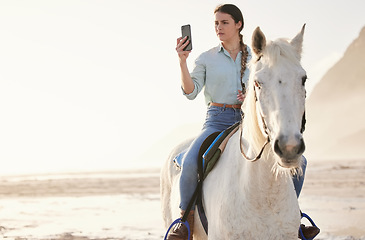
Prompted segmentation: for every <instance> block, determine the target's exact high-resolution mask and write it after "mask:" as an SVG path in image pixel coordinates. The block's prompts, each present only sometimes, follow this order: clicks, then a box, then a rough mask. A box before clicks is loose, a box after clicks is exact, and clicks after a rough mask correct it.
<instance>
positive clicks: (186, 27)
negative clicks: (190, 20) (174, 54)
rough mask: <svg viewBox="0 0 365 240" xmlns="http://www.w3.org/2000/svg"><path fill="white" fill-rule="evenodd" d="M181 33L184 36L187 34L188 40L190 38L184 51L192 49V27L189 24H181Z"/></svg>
mask: <svg viewBox="0 0 365 240" xmlns="http://www.w3.org/2000/svg"><path fill="white" fill-rule="evenodd" d="M181 35H182V38H184V37H186V36H187V39H186V40H190V42H189V44H188V45H187V46H186V47H185V48H184V51H191V50H192V49H193V44H192V41H191V29H190V25H189V24H188V25H184V26H181Z"/></svg>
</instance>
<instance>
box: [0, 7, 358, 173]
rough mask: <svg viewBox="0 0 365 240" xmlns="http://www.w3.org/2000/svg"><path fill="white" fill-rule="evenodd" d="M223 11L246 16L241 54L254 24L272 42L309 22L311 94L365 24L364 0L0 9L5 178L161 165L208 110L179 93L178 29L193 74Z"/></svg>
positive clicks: (0, 131)
mask: <svg viewBox="0 0 365 240" xmlns="http://www.w3.org/2000/svg"><path fill="white" fill-rule="evenodd" d="M221 3H233V4H235V5H237V6H238V7H239V8H240V9H241V10H242V12H243V15H244V18H245V28H244V30H243V32H242V33H243V35H244V41H245V42H246V43H247V44H248V45H250V44H251V35H252V32H253V31H254V29H255V28H256V27H257V26H260V28H261V29H262V31H263V32H264V34H265V35H266V38H267V39H269V40H270V39H272V40H274V39H276V38H281V37H287V38H292V37H294V36H295V35H296V34H297V33H298V32H299V31H300V29H301V27H302V25H303V24H304V23H306V24H307V25H306V31H305V36H304V46H303V55H302V64H303V67H304V69H306V71H307V75H308V77H309V79H308V81H307V83H308V85H307V90H308V92H309V93H310V91H311V89H313V87H314V86H315V84H316V83H317V82H318V81H319V80H320V79H321V77H322V76H323V74H324V73H325V72H326V71H327V70H328V69H329V68H330V67H331V66H332V65H333V64H334V63H336V61H338V60H339V59H340V58H341V56H342V55H343V53H344V52H345V50H346V48H347V47H348V45H349V44H350V43H351V42H352V41H353V40H354V39H355V38H356V37H357V36H358V34H359V32H360V30H361V28H362V27H364V26H365V14H363V10H364V9H365V2H364V1H363V0H350V1H343V0H306V1H298V0H294V1H293V0H276V1H271V0H255V1H253V0H251V1H248V0H241V1H236V0H234V1H230V2H223V1H216V0H185V1H184V2H181V1H175V0H155V1H150V0H135V1H124V0H43V1H41V0H32V1H29V0H23V1H22V0H0V163H1V168H0V175H6V174H26V173H52V172H67V171H71V172H74V171H104V170H116V171H118V170H123V169H129V168H142V167H145V166H148V167H160V166H161V164H162V162H163V159H161V156H162V155H164V154H167V153H168V152H169V151H170V150H171V146H174V145H176V144H177V143H178V142H179V141H180V140H181V139H184V138H187V137H190V136H192V134H195V133H197V131H199V128H200V127H201V125H202V123H203V121H204V117H205V111H206V106H205V103H204V99H203V94H201V95H200V96H199V97H198V98H197V99H196V100H194V101H189V100H187V99H186V98H185V97H184V96H183V95H182V92H181V89H180V72H179V65H178V58H177V54H176V51H175V47H176V39H177V38H178V37H179V36H180V34H181V33H180V27H181V25H184V24H190V25H191V27H192V40H193V51H192V53H191V54H190V56H189V58H188V65H189V68H190V70H191V69H192V67H193V63H194V60H195V58H196V57H198V55H199V54H200V53H202V52H204V51H206V50H208V49H210V48H212V47H214V46H216V45H218V43H219V42H218V38H217V37H216V36H215V32H214V15H213V10H214V8H215V7H216V6H217V5H218V4H221ZM151 149H152V151H151ZM146 152H148V153H152V154H149V155H148V154H146ZM166 156H167V155H166Z"/></svg>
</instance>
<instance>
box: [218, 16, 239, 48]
mask: <svg viewBox="0 0 365 240" xmlns="http://www.w3.org/2000/svg"><path fill="white" fill-rule="evenodd" d="M241 25H242V23H241V21H239V22H238V23H235V21H234V20H233V18H232V16H231V15H230V14H227V13H222V12H216V13H215V33H216V34H217V36H218V38H219V40H221V41H222V42H225V41H230V40H231V39H233V38H236V37H238V33H239V31H240V30H239V29H240V27H241Z"/></svg>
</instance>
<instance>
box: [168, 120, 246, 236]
mask: <svg viewBox="0 0 365 240" xmlns="http://www.w3.org/2000/svg"><path fill="white" fill-rule="evenodd" d="M240 124H241V122H237V123H235V124H233V125H232V126H230V127H229V128H227V129H226V130H224V131H222V132H215V133H213V134H211V135H209V136H208V137H207V138H206V139H205V140H204V142H203V144H202V145H201V147H200V150H199V155H198V156H199V157H198V159H197V160H198V186H197V188H196V189H195V192H194V194H193V196H192V198H191V200H190V202H189V205H188V208H187V209H186V211H185V213H189V212H190V210H191V209H192V207H193V205H194V203H195V204H196V205H197V208H198V212H199V217H200V220H201V222H202V225H203V227H204V230H205V232H206V233H207V234H208V221H207V217H206V215H205V211H204V208H203V203H202V184H203V181H204V179H205V178H206V177H207V176H208V174H209V173H210V172H211V170H212V169H213V168H214V166H215V165H216V164H217V162H218V160H219V158H220V156H221V154H222V153H223V151H224V149H225V147H226V145H227V142H228V140H229V139H230V138H231V136H232V135H233V134H234V133H236V132H237V130H238V128H239V126H240ZM185 153H186V150H185V151H183V152H181V153H180V154H179V155H177V156H176V157H175V158H174V159H173V162H174V163H175V165H176V166H177V167H178V168H180V169H181V166H182V159H183V156H184V154H185ZM185 215H186V216H185ZM185 215H184V216H183V217H182V221H183V222H185V221H186V219H187V216H188V214H185Z"/></svg>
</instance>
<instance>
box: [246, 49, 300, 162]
mask: <svg viewBox="0 0 365 240" xmlns="http://www.w3.org/2000/svg"><path fill="white" fill-rule="evenodd" d="M261 57H262V55H261V56H260V57H259V58H258V59H257V62H258V61H260V59H261ZM242 84H243V86H244V83H242ZM303 85H304V83H303ZM242 89H245V88H244V87H242ZM253 89H254V93H255V101H256V102H257V94H256V84H255V83H253ZM260 116H261V121H262V126H263V128H264V132H265V134H266V136H267V137H266V141H265V143H264V145H263V146H262V147H261V150H260V152H259V154H258V155H257V156H256V157H254V158H249V157H248V156H247V155H246V154H245V152H244V151H243V144H242V132H243V129H242V124H240V151H241V153H242V155H243V157H244V158H245V159H246V160H247V161H250V162H256V161H257V160H259V159H260V158H261V156H262V153H263V152H264V150H265V147H266V146H267V145H268V144H269V143H270V142H271V139H270V134H269V128H268V127H267V125H266V122H265V118H264V117H263V116H262V114H261V111H260ZM306 122H307V121H306V118H305V111H304V113H303V117H302V126H301V129H300V133H303V132H304V130H305V124H306Z"/></svg>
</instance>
